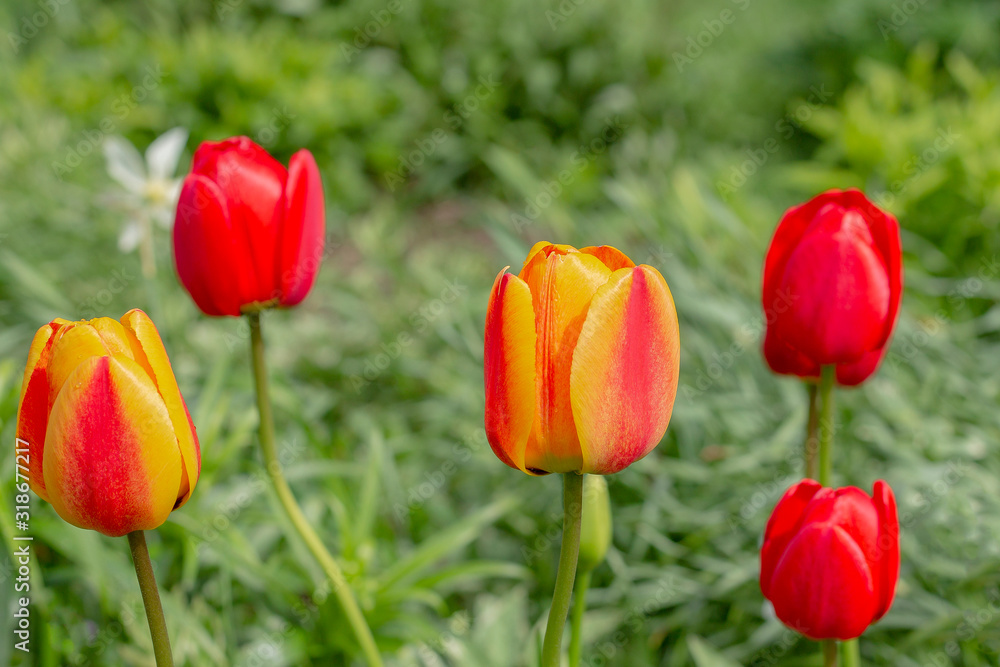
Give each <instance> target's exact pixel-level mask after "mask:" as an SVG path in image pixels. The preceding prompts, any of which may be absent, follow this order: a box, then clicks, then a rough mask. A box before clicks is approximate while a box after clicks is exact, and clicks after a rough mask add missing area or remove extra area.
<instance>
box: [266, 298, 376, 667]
mask: <svg viewBox="0 0 1000 667" xmlns="http://www.w3.org/2000/svg"><path fill="white" fill-rule="evenodd" d="M247 319H248V320H249V321H250V348H251V352H252V358H253V374H254V382H255V384H256V388H257V409H258V411H259V412H260V446H261V449H262V450H263V452H264V465H265V466H266V468H267V474H268V477H270V478H271V483H272V484H273V485H274V490H275V492H276V493H277V494H278V500H279V501H281V506H282V507H283V508H284V510H285V513H286V514H287V515H288V519H289V520H290V521H291V522H292V526H293V527H294V528H295V530H296V531H297V532H298V534H299V537H301V538H302V541H303V542H305V544H306V546H307V547H308V548H309V551H310V552H312V555H313V557H314V558H315V559H316V561H317V562H318V563H319V565H320V567H322V568H323V571H324V572H325V573H326V576H327V577H328V578H329V580H330V584H331V585H332V586H333V592H334V593H336V595H337V600H338V601H339V602H340V606H341V608H342V609H343V610H344V615H345V616H347V621H348V623H350V625H351V629H352V630H353V631H354V636H355V637H356V638H357V640H358V644H360V645H361V650H362V652H363V653H364V655H365V660H366V661H367V662H368V664H369V665H371V666H372V667H381V665H382V658H381V656H380V655H379V652H378V647H377V646H376V645H375V639H374V638H373V637H372V631H371V629H370V628H369V627H368V623H367V622H366V621H365V617H364V615H363V614H362V613H361V608H360V607H358V603H357V601H356V600H355V599H354V594H353V593H352V592H351V589H350V587H349V586H348V584H347V580H346V579H345V578H344V573H343V572H341V570H340V566H339V565H337V561H336V560H334V558H333V556H331V555H330V552H329V551H328V550H327V548H326V547H325V546H324V545H323V542H322V540H320V538H319V536H318V535H317V534H316V531H314V530H313V528H312V526H311V525H310V524H309V521H308V520H307V519H306V517H305V515H304V514H303V513H302V509H301V508H300V507H299V504H298V503H297V502H296V501H295V496H294V495H292V490H291V488H289V486H288V482H287V481H285V476H284V473H282V471H281V462H280V461H279V460H278V450H277V447H276V445H275V437H274V416H273V415H272V413H271V398H270V391H269V389H268V384H267V367H266V365H265V362H264V338H263V336H262V335H261V331H260V313H259V312H257V313H249V314H248V315H247Z"/></svg>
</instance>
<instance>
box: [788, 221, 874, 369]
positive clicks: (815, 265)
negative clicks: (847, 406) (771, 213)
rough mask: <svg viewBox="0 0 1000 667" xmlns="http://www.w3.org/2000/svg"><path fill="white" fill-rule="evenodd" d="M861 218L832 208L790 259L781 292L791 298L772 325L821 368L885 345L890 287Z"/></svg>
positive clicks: (816, 222)
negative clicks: (791, 301) (781, 314)
mask: <svg viewBox="0 0 1000 667" xmlns="http://www.w3.org/2000/svg"><path fill="white" fill-rule="evenodd" d="M885 271H886V270H885V265H884V264H883V261H882V257H881V256H880V255H879V254H878V253H877V252H876V251H875V249H874V248H873V246H872V240H871V234H870V232H869V230H868V227H867V225H866V223H865V221H864V219H863V218H862V216H861V214H860V213H858V212H857V211H855V210H848V211H846V212H845V211H844V210H843V209H842V208H840V207H839V206H835V205H833V204H830V205H828V206H827V207H826V208H824V209H823V210H821V211H820V214H819V216H818V217H817V218H816V219H815V220H814V221H813V223H812V225H811V226H810V229H809V230H807V233H806V235H805V236H804V237H803V238H802V239H801V240H800V242H799V244H798V245H797V246H796V248H795V250H794V251H793V253H792V255H791V256H790V257H789V258H788V263H787V265H786V267H785V275H784V276H783V277H782V279H781V282H780V283H779V290H783V291H786V292H788V293H789V294H791V295H793V297H794V298H795V301H794V303H793V304H792V306H791V307H790V308H789V310H788V313H787V314H786V315H785V316H783V317H780V318H778V319H777V321H776V322H775V323H774V326H775V328H776V329H777V330H778V332H779V336H780V337H781V338H782V339H783V340H785V341H787V342H788V343H789V344H790V345H792V346H793V347H794V348H795V349H797V350H799V351H801V352H802V353H803V354H805V355H806V356H807V357H809V358H810V359H812V360H813V361H815V362H816V363H818V364H834V363H838V362H842V361H856V360H858V359H860V358H861V357H862V356H863V355H864V354H865V353H867V352H869V351H871V350H874V349H876V348H878V347H879V346H880V344H881V343H882V342H883V341H884V338H885V336H884V324H883V323H884V322H885V321H886V320H887V319H888V318H890V316H891V315H892V314H891V313H890V312H889V305H890V300H891V299H890V297H891V294H890V288H889V281H888V277H887V275H886V272H885Z"/></svg>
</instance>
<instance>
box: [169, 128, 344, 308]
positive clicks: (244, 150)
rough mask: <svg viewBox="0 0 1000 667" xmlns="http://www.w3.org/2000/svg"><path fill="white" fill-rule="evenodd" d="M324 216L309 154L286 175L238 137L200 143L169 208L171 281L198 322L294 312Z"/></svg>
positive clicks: (300, 155)
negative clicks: (266, 311)
mask: <svg viewBox="0 0 1000 667" xmlns="http://www.w3.org/2000/svg"><path fill="white" fill-rule="evenodd" d="M324 215H325V214H324V210H323V185H322V183H321V182H320V177H319V169H318V168H317V167H316V161H315V160H314V159H313V156H312V154H311V153H310V152H309V151H307V150H305V149H303V150H300V151H298V152H297V153H295V155H293V156H292V159H291V161H290V162H289V167H288V169H287V170H286V169H285V168H284V167H283V166H282V165H281V164H280V163H279V162H277V161H276V160H275V159H274V158H272V157H271V156H270V155H268V153H267V151H265V150H264V149H263V148H261V147H260V146H258V145H257V144H255V143H254V142H252V141H251V140H250V139H248V138H246V137H235V138H232V139H227V140H225V141H221V142H217V143H216V142H204V143H202V144H201V146H199V147H198V150H197V151H196V152H195V154H194V162H193V165H192V168H191V173H190V174H189V175H188V176H187V177H186V178H185V179H184V185H183V187H182V188H181V194H180V199H179V201H178V203H177V215H176V220H175V223H174V261H175V264H176V266H177V275H178V276H180V280H181V283H183V285H184V288H185V289H187V291H188V292H189V293H190V294H191V298H192V299H194V302H195V304H196V305H197V306H198V308H200V309H201V310H202V312H204V313H205V314H206V315H234V316H235V315H241V314H243V313H245V312H249V311H256V310H260V309H262V308H267V307H273V306H294V305H296V304H297V303H299V302H301V301H302V300H303V299H304V298H305V297H306V295H307V294H308V293H309V290H310V289H311V288H312V285H313V282H314V280H315V278H316V271H317V270H318V269H319V263H320V261H321V260H322V257H323V238H324V234H325V226H326V222H325V219H324Z"/></svg>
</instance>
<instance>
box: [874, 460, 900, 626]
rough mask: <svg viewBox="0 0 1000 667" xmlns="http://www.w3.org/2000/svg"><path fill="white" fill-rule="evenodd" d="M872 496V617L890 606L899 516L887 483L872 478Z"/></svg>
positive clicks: (896, 569)
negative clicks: (875, 538) (875, 518)
mask: <svg viewBox="0 0 1000 667" xmlns="http://www.w3.org/2000/svg"><path fill="white" fill-rule="evenodd" d="M872 500H873V502H874V504H875V511H876V513H877V514H878V541H877V552H876V558H875V561H874V562H875V565H874V567H873V570H874V572H876V573H877V575H876V577H875V581H876V587H875V599H876V605H875V614H874V617H873V618H872V621H873V622H874V621H877V620H878V619H880V618H882V617H883V616H884V615H885V613H886V612H887V611H889V607H891V606H892V600H893V597H894V596H895V595H896V581H897V580H898V579H899V516H898V515H897V513H896V497H895V496H894V495H893V493H892V489H891V488H889V485H888V484H886V483H885V482H884V481H882V480H878V481H877V482H875V488H874V489H873V490H872Z"/></svg>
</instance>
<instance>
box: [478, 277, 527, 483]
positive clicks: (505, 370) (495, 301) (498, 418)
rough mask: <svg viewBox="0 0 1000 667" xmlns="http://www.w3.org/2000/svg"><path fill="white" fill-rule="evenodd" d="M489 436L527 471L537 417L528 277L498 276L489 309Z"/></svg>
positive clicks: (502, 452) (503, 453)
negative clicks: (529, 444) (528, 447)
mask: <svg viewBox="0 0 1000 667" xmlns="http://www.w3.org/2000/svg"><path fill="white" fill-rule="evenodd" d="M483 356H484V375H485V382H486V436H487V439H488V440H489V442H490V446H491V447H492V448H493V451H494V452H495V453H496V455H497V457H498V458H499V459H500V460H501V461H503V462H504V463H506V464H507V465H509V466H511V467H512V468H518V469H519V470H522V471H524V472H527V470H525V467H524V448H525V445H526V444H527V441H528V435H529V433H530V432H531V424H532V421H533V420H534V416H535V313H534V310H533V308H532V305H531V292H530V291H529V290H528V286H527V285H526V284H525V283H524V281H523V280H521V279H520V278H518V277H517V276H515V275H512V274H510V273H507V269H506V268H505V269H504V270H503V271H501V272H500V273H499V275H497V277H496V280H495V281H494V282H493V291H492V292H491V293H490V301H489V305H488V306H487V309H486V334H485V346H484V352H483Z"/></svg>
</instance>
